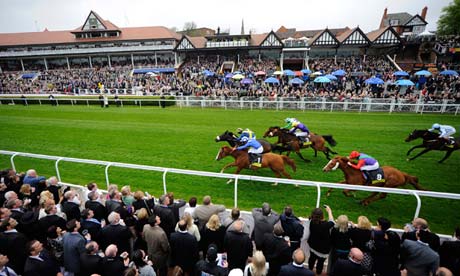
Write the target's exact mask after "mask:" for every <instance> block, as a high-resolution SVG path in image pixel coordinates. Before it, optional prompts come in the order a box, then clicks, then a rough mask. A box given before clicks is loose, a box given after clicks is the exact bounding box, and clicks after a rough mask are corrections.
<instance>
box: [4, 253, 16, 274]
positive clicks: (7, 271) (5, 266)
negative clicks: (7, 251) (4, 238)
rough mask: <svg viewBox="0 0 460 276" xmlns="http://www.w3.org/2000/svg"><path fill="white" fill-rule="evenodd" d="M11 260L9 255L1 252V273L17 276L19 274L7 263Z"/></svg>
mask: <svg viewBox="0 0 460 276" xmlns="http://www.w3.org/2000/svg"><path fill="white" fill-rule="evenodd" d="M9 262H10V260H9V259H8V256H6V255H3V254H1V253H0V275H6V276H17V275H18V274H17V273H16V272H15V271H14V270H13V269H12V268H11V267H8V266H7V265H6V264H7V263H9Z"/></svg>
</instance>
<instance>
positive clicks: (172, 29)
mask: <svg viewBox="0 0 460 276" xmlns="http://www.w3.org/2000/svg"><path fill="white" fill-rule="evenodd" d="M169 30H171V31H172V32H177V27H171V28H169Z"/></svg>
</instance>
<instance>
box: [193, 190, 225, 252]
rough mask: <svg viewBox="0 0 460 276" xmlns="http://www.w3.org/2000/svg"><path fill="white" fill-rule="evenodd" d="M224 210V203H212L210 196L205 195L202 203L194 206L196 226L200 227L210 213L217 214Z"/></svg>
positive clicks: (209, 216)
mask: <svg viewBox="0 0 460 276" xmlns="http://www.w3.org/2000/svg"><path fill="white" fill-rule="evenodd" d="M224 211H225V206H224V205H214V204H212V202H211V197H210V196H205V197H203V205H201V206H198V207H196V209H195V214H194V215H193V218H195V219H198V228H200V229H202V228H203V227H204V225H205V224H206V223H207V222H208V221H209V219H210V218H211V216H212V215H214V214H216V215H217V214H218V213H220V212H224ZM217 246H219V245H217ZM219 248H220V247H219Z"/></svg>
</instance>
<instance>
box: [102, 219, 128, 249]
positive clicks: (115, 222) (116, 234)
mask: <svg viewBox="0 0 460 276" xmlns="http://www.w3.org/2000/svg"><path fill="white" fill-rule="evenodd" d="M108 221H109V224H108V225H106V226H104V227H103V228H102V230H101V234H100V242H101V246H102V248H107V246H108V245H110V244H114V245H116V247H117V250H120V251H121V252H128V253H129V252H131V246H130V243H131V241H130V239H131V231H130V230H129V229H128V227H126V225H124V222H123V221H122V220H121V218H120V214H118V213H117V212H112V213H110V215H109V217H108Z"/></svg>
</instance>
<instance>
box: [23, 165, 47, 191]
mask: <svg viewBox="0 0 460 276" xmlns="http://www.w3.org/2000/svg"><path fill="white" fill-rule="evenodd" d="M40 181H46V178H45V177H44V176H38V175H37V172H36V171H35V170H34V169H30V170H28V171H27V173H26V176H25V177H24V180H23V181H22V182H23V184H30V186H32V188H35V189H36V188H38V183H39V182H40Z"/></svg>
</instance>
